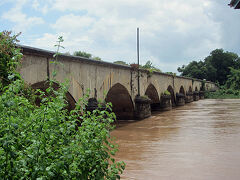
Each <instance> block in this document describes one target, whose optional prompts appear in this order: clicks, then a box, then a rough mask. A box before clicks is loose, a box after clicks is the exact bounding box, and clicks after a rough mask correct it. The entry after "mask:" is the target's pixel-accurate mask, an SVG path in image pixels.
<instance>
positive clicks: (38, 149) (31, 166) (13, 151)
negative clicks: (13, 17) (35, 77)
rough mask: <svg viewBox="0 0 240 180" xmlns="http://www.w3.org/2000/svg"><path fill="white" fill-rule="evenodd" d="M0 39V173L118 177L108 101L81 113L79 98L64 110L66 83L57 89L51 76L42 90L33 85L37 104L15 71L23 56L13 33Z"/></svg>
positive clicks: (37, 176) (32, 176) (4, 175)
mask: <svg viewBox="0 0 240 180" xmlns="http://www.w3.org/2000/svg"><path fill="white" fill-rule="evenodd" d="M0 43H1V44H0V60H1V61H0V70H1V74H0V75H1V76H0V85H1V89H0V91H1V92H0V112H1V113H0V177H1V178H2V179H119V178H120V176H119V175H120V174H121V173H122V171H123V169H124V166H125V164H124V163H123V162H116V161H115V159H114V158H113V155H114V154H115V153H116V151H117V145H116V144H115V143H114V141H113V140H112V138H111V137H110V131H111V130H112V129H113V126H112V125H111V123H112V122H113V121H114V119H115V114H114V113H112V112H111V106H110V105H108V104H107V105H106V108H105V110H101V111H100V110H98V109H97V110H94V111H93V112H86V111H85V108H84V107H85V106H82V104H83V105H84V104H86V100H85V98H83V99H81V100H79V102H78V104H77V105H76V108H75V109H74V110H72V111H70V112H68V110H67V109H66V106H67V105H66V98H65V94H66V92H67V87H66V86H65V85H64V84H61V85H60V88H59V89H57V90H56V89H54V88H53V86H51V84H53V83H54V81H50V82H49V83H50V87H49V88H48V89H47V90H46V92H43V91H40V90H38V93H39V94H40V96H41V104H40V106H36V105H35V103H34V102H35V101H34V96H35V95H34V94H35V92H33V91H32V90H31V89H29V88H28V87H26V84H25V83H24V81H23V79H22V78H21V77H20V75H19V74H18V73H17V72H16V67H17V65H18V63H19V61H20V60H21V57H22V54H21V53H20V50H19V49H17V48H16V47H15V45H16V44H15V43H16V36H11V34H10V33H9V32H1V33H0ZM58 83H59V82H58ZM47 93H48V94H51V95H52V96H47V95H46V94H47ZM77 122H79V123H81V126H77Z"/></svg>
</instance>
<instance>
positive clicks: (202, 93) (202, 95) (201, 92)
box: [199, 91, 204, 99]
mask: <svg viewBox="0 0 240 180" xmlns="http://www.w3.org/2000/svg"><path fill="white" fill-rule="evenodd" d="M199 99H204V91H199Z"/></svg>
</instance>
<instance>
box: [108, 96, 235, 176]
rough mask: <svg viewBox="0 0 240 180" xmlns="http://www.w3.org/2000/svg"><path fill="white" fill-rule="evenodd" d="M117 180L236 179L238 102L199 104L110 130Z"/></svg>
mask: <svg viewBox="0 0 240 180" xmlns="http://www.w3.org/2000/svg"><path fill="white" fill-rule="evenodd" d="M112 135H113V136H115V137H116V139H117V140H116V142H117V143H118V144H119V152H118V154H117V159H118V160H123V161H124V162H125V163H126V169H125V171H124V173H123V175H122V176H121V179H128V180H130V179H134V180H135V179H136V180H138V179H139V180H142V179H144V180H148V179H149V180H155V179H156V180H158V179H180V180H185V179H204V180H205V179H210V180H213V179H217V180H219V179H226V180H228V179H231V180H232V179H236V180H237V179H240V100H200V101H197V102H192V103H190V104H186V105H185V106H183V107H178V108H175V109H173V110H171V111H166V112H159V113H154V114H153V115H152V116H151V117H150V118H147V119H145V120H142V121H135V122H127V123H125V122H120V123H119V125H118V127H117V128H116V129H115V130H114V131H113V132H112Z"/></svg>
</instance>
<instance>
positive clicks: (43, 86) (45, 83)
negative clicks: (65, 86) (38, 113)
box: [32, 81, 76, 111]
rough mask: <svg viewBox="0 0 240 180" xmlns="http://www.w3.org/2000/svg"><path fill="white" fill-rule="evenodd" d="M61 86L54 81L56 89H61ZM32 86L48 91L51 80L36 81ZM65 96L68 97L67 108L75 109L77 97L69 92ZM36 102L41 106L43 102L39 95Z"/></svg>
mask: <svg viewBox="0 0 240 180" xmlns="http://www.w3.org/2000/svg"><path fill="white" fill-rule="evenodd" d="M59 87H60V86H59V85H58V84H57V83H53V88H54V90H57V89H59ZM32 88H33V89H40V90H41V91H43V92H45V93H46V90H47V88H49V82H48V81H42V82H38V83H35V84H33V85H32ZM46 94H47V93H46ZM36 95H37V96H38V95H40V94H39V93H37V94H36ZM65 98H66V102H67V107H66V108H67V109H68V111H71V110H73V109H74V108H75V106H76V105H75V104H76V101H75V99H74V98H73V97H72V95H71V94H70V93H69V92H67V93H66V97H65ZM35 103H36V105H38V106H39V105H40V103H41V99H40V98H39V97H37V98H36V100H35Z"/></svg>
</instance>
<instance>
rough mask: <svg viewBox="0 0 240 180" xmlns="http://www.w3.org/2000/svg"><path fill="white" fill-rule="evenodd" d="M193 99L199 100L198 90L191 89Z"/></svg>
mask: <svg viewBox="0 0 240 180" xmlns="http://www.w3.org/2000/svg"><path fill="white" fill-rule="evenodd" d="M193 100H194V101H198V100H199V92H198V91H193Z"/></svg>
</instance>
